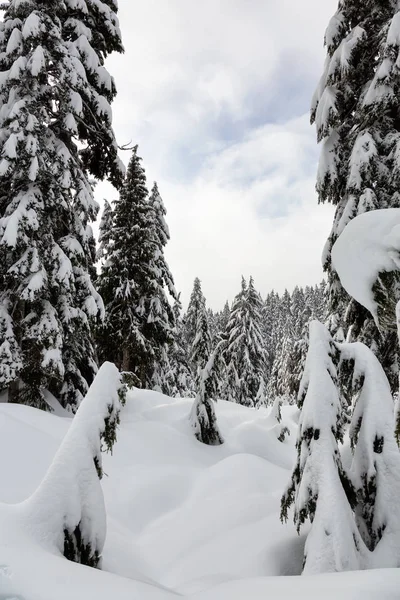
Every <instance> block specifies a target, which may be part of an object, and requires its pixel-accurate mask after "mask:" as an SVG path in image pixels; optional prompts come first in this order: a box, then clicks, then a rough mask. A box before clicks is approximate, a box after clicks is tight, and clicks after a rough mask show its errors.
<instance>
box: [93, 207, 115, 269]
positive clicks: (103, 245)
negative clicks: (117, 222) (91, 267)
mask: <svg viewBox="0 0 400 600" xmlns="http://www.w3.org/2000/svg"><path fill="white" fill-rule="evenodd" d="M112 223H113V210H112V208H111V204H110V203H109V202H108V201H107V200H104V209H103V214H102V215H101V220H100V225H99V238H98V243H99V245H98V248H97V251H96V260H101V259H102V258H103V257H104V256H105V254H106V251H107V248H108V247H109V245H110V235H111V229H112Z"/></svg>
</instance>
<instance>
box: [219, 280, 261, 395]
mask: <svg viewBox="0 0 400 600" xmlns="http://www.w3.org/2000/svg"><path fill="white" fill-rule="evenodd" d="M261 327H262V300H261V298H260V295H259V294H258V292H257V291H256V290H255V288H254V282H253V278H252V277H250V281H249V285H248V287H247V285H246V282H245V280H244V278H242V289H241V292H240V293H239V294H238V295H237V296H236V298H235V300H234V302H233V305H232V310H231V315H230V318H229V321H228V325H227V330H226V340H227V345H226V349H225V351H224V359H225V362H226V367H227V371H226V382H225V389H224V396H225V397H226V398H227V399H229V400H232V401H234V402H238V403H239V404H244V405H245V406H255V405H256V399H257V397H259V392H260V387H261V386H262V385H263V384H264V375H265V370H266V361H267V353H266V349H265V345H264V339H263V336H262V333H261Z"/></svg>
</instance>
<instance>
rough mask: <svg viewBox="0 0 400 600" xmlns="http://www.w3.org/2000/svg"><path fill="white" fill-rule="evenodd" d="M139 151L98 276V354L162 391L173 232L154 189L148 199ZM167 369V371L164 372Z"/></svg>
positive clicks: (169, 338)
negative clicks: (101, 305) (168, 250)
mask: <svg viewBox="0 0 400 600" xmlns="http://www.w3.org/2000/svg"><path fill="white" fill-rule="evenodd" d="M140 161H141V159H140V158H139V156H138V155H137V147H135V149H134V151H133V154H132V158H131V160H130V163H129V166H128V171H127V175H126V179H125V182H124V185H123V187H122V189H121V193H120V198H119V200H118V201H116V202H115V208H114V218H113V227H112V231H111V235H110V240H109V245H108V248H107V250H106V260H105V263H104V266H103V269H102V271H101V274H100V277H99V289H100V292H101V294H102V296H103V298H104V302H105V308H106V316H105V321H104V324H103V326H102V327H101V328H100V330H99V334H98V344H99V354H100V358H101V359H102V360H112V361H113V362H115V364H117V365H118V366H119V367H120V368H121V369H122V370H123V371H131V372H133V373H135V375H136V376H137V377H138V378H139V381H140V384H141V386H142V387H152V386H153V385H157V387H160V386H161V388H162V389H163V383H162V379H163V375H162V371H163V365H166V364H167V363H166V360H165V355H166V347H167V346H168V345H169V344H172V342H173V327H174V313H173V310H172V307H171V305H170V303H169V298H168V296H167V291H168V292H169V294H170V295H171V296H172V297H173V298H176V297H177V296H176V292H175V289H174V285H173V279H172V275H171V273H170V271H169V268H168V265H167V263H166V261H165V257H164V246H165V244H166V242H167V240H168V237H169V234H168V229H167V226H166V224H165V219H164V216H165V209H164V205H163V203H162V200H161V197H160V195H159V193H158V189H157V186H156V185H155V186H154V188H153V191H152V194H151V197H150V199H149V198H148V191H147V187H146V176H145V172H144V169H143V167H142V166H141V164H140ZM166 370H168V369H167V368H166Z"/></svg>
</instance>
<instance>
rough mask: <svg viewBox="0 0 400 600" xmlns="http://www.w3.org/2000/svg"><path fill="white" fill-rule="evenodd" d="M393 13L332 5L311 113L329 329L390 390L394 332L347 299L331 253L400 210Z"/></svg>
mask: <svg viewBox="0 0 400 600" xmlns="http://www.w3.org/2000/svg"><path fill="white" fill-rule="evenodd" d="M397 10H398V8H397V4H396V2H394V1H389V2H384V3H382V2H380V1H378V0H369V1H368V2H364V3H363V4H362V5H361V4H360V3H359V2H358V1H357V0H341V1H340V2H339V7H338V10H337V12H336V14H335V15H334V17H333V18H332V19H331V21H330V23H329V26H328V29H327V31H326V34H325V44H326V47H327V60H326V63H325V69H324V73H323V75H322V78H321V81H320V83H319V86H318V88H317V90H316V93H315V95H314V98H313V103H312V109H311V121H312V122H315V124H316V129H317V137H318V141H320V142H321V144H322V150H321V158H320V165H319V171H318V179H317V191H318V195H319V201H320V202H331V203H332V204H334V205H335V206H336V214H335V218H334V223H333V227H332V231H331V234H330V236H329V239H328V241H327V245H326V250H325V253H324V263H325V264H324V268H325V270H326V272H327V274H328V295H329V315H328V318H329V326H330V329H331V331H332V333H336V331H337V330H339V337H342V331H341V329H342V328H344V329H345V335H346V336H347V338H348V339H349V341H354V340H358V341H363V342H364V343H366V344H367V345H368V346H369V347H370V348H371V349H372V350H373V351H374V352H375V353H376V354H377V356H378V358H379V359H380V361H381V363H382V365H383V367H384V369H385V372H386V374H387V376H388V378H389V381H390V383H391V387H392V391H394V390H395V389H396V388H397V372H398V365H397V354H396V352H395V349H396V339H395V338H396V336H395V332H385V333H384V334H382V333H381V332H379V331H378V329H377V327H376V325H375V323H374V322H373V320H372V318H371V315H369V313H368V312H367V311H366V310H365V309H364V308H363V307H361V306H360V305H359V304H358V303H357V302H355V301H354V300H352V299H350V298H349V296H348V295H347V294H346V292H345V291H344V289H343V287H342V286H341V284H340V281H339V278H338V275H337V273H336V272H335V271H334V269H333V267H332V264H331V250H332V246H333V244H334V243H335V240H336V239H337V237H338V236H339V235H340V233H341V231H343V229H344V227H345V226H346V224H347V223H348V222H349V220H350V219H352V218H354V217H355V216H356V215H358V214H361V213H363V212H365V211H369V210H374V209H377V208H388V207H396V206H399V205H400V195H399V192H398V190H399V183H400V169H399V164H400V163H399V158H398V157H399V153H398V148H399V140H400V125H399V119H398V115H397V113H398V110H397V98H398V92H399V83H400V77H399V72H398V67H397V64H396V60H397V56H398V51H399V41H398V40H399V28H400V24H399V18H398V12H397ZM394 297H396V298H397V297H398V296H394ZM347 332H348V333H347Z"/></svg>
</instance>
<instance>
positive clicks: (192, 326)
mask: <svg viewBox="0 0 400 600" xmlns="http://www.w3.org/2000/svg"><path fill="white" fill-rule="evenodd" d="M205 303H206V300H205V298H204V295H203V292H202V290H201V281H200V279H199V278H198V277H196V279H195V280H194V283H193V290H192V293H191V295H190V300H189V305H188V309H187V311H186V314H185V317H184V325H185V338H186V345H187V348H188V350H189V352H190V351H191V350H190V349H191V347H192V344H193V342H194V338H195V337H196V332H197V316H198V312H199V310H200V308H201V307H203V306H205Z"/></svg>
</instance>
